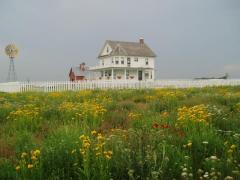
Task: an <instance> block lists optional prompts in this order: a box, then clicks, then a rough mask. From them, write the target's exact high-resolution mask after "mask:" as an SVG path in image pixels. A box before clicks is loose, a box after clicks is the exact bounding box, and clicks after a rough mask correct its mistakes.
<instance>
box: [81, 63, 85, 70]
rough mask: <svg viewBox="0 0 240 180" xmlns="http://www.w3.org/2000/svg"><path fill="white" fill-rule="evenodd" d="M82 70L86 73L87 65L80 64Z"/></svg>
mask: <svg viewBox="0 0 240 180" xmlns="http://www.w3.org/2000/svg"><path fill="white" fill-rule="evenodd" d="M80 70H81V71H85V63H82V64H80Z"/></svg>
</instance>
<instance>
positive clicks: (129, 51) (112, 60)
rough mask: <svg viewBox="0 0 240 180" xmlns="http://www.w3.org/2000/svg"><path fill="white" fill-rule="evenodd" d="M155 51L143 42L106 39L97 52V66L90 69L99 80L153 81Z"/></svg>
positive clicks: (141, 40) (142, 40)
mask: <svg viewBox="0 0 240 180" xmlns="http://www.w3.org/2000/svg"><path fill="white" fill-rule="evenodd" d="M155 58H156V55H155V53H154V52H153V51H152V50H151V49H150V48H149V47H148V45H147V44H145V43H144V39H142V38H141V39H140V40H139V42H122V41H110V40H107V41H106V42H105V44H104V46H103V48H102V50H101V52H100V53H99V56H98V59H99V66H96V67H92V68H91V70H92V71H94V72H97V73H98V74H99V75H98V77H97V79H101V80H129V81H134V80H135V81H142V80H144V81H153V80H154V68H155V67H154V64H155Z"/></svg>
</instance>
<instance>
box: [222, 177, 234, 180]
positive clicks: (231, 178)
mask: <svg viewBox="0 0 240 180" xmlns="http://www.w3.org/2000/svg"><path fill="white" fill-rule="evenodd" d="M224 180H233V177H231V176H227V177H225V178H224Z"/></svg>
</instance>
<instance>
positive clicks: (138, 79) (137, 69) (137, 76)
mask: <svg viewBox="0 0 240 180" xmlns="http://www.w3.org/2000/svg"><path fill="white" fill-rule="evenodd" d="M138 76H139V74H138V68H137V81H138V80H139V77H138Z"/></svg>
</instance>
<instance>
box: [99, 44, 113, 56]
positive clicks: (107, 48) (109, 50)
mask: <svg viewBox="0 0 240 180" xmlns="http://www.w3.org/2000/svg"><path fill="white" fill-rule="evenodd" d="M111 52H112V48H111V47H110V46H109V45H108V44H106V45H105V47H104V48H103V50H102V53H101V56H106V55H108V54H110V53H111Z"/></svg>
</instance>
